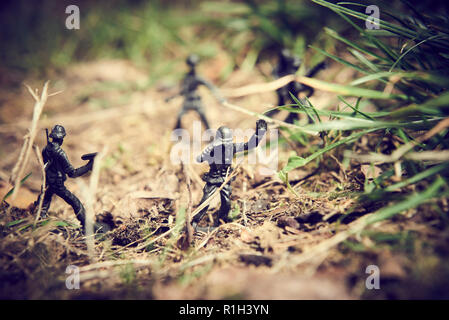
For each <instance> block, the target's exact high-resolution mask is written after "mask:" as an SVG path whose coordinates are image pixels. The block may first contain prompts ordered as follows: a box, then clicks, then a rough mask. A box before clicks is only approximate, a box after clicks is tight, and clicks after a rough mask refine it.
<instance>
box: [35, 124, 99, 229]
mask: <svg viewBox="0 0 449 320" xmlns="http://www.w3.org/2000/svg"><path fill="white" fill-rule="evenodd" d="M65 136H66V132H65V129H64V127H63V126H61V125H55V126H54V128H53V129H52V131H51V133H50V134H48V130H47V145H46V146H45V148H44V149H43V150H42V158H43V161H44V165H45V180H46V186H45V193H41V194H40V195H39V198H38V200H37V201H36V202H35V203H34V206H35V207H37V206H38V204H39V202H40V200H41V197H43V200H42V210H41V215H42V217H46V216H47V212H48V209H49V208H50V204H51V200H52V197H53V195H57V196H58V197H60V198H62V199H63V200H64V201H65V202H67V203H68V204H69V205H70V206H71V207H72V208H73V211H74V213H75V215H76V218H77V219H78V220H79V221H80V223H81V227H82V230H83V233H84V232H85V227H86V213H85V210H84V207H83V204H82V203H81V201H80V200H79V199H78V198H77V197H76V196H75V195H74V194H73V193H71V192H70V191H69V190H67V188H66V187H65V186H64V182H65V180H66V179H67V176H69V177H70V178H77V177H80V176H82V175H84V174H86V173H87V172H89V171H91V170H92V166H93V162H94V158H95V156H96V155H97V153H88V154H85V155H83V156H82V157H81V159H83V160H88V163H87V164H85V165H84V166H82V167H79V168H76V169H75V168H74V167H73V166H72V164H71V163H70V161H69V159H68V158H67V155H66V153H65V152H64V150H62V148H61V146H62V143H63V141H64V137H65ZM50 138H51V141H50ZM101 227H103V226H102V225H99V224H95V225H94V229H96V230H98V229H100V228H101ZM102 231H105V230H102Z"/></svg>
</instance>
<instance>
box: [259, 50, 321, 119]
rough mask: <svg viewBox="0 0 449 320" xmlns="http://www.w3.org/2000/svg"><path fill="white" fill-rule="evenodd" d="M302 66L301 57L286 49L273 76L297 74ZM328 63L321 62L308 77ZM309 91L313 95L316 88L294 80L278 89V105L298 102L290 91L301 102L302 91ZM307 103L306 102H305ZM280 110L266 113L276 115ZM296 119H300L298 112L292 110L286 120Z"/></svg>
mask: <svg viewBox="0 0 449 320" xmlns="http://www.w3.org/2000/svg"><path fill="white" fill-rule="evenodd" d="M300 66H301V59H299V57H297V56H295V55H293V54H292V53H291V52H290V51H289V50H287V49H284V50H282V51H281V53H280V54H279V62H278V64H277V66H276V68H274V70H273V76H274V77H275V78H276V79H279V78H282V77H285V76H287V75H291V74H295V73H296V71H298V68H299V67H300ZM325 67H326V64H325V63H324V62H321V63H319V64H317V65H316V66H315V67H313V68H312V69H311V70H309V71H308V72H307V74H306V76H307V77H313V76H315V75H316V74H317V73H318V72H319V71H320V70H321V69H324V68H325ZM304 91H307V96H308V97H311V96H312V95H313V93H314V89H313V88H312V87H309V86H307V85H305V84H302V83H299V82H296V81H292V82H290V83H289V84H287V85H285V86H283V87H281V88H279V89H277V90H276V94H277V96H278V106H284V105H286V104H289V103H292V104H296V102H295V101H294V100H293V99H292V97H291V96H290V92H291V93H292V94H293V95H294V96H295V97H297V98H298V100H300V101H301V102H303V101H302V99H301V98H300V97H299V94H300V93H301V92H304ZM304 104H305V102H304ZM278 112H279V109H273V110H270V111H268V112H267V113H266V115H267V116H268V117H272V116H274V115H275V114H276V113H278ZM295 120H299V115H298V113H295V112H290V113H289V115H288V116H287V118H286V119H285V120H284V121H285V122H287V123H293V122H294V121H295Z"/></svg>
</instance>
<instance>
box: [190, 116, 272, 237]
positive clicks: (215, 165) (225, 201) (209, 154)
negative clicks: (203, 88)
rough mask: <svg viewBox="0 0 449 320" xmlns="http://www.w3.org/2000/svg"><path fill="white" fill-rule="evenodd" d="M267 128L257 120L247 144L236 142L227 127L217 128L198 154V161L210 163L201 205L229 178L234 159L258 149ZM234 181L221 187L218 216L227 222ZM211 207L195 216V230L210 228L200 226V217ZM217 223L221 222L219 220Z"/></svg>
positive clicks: (265, 124) (264, 123)
mask: <svg viewBox="0 0 449 320" xmlns="http://www.w3.org/2000/svg"><path fill="white" fill-rule="evenodd" d="M266 131H267V123H266V122H265V120H258V121H257V122H256V132H255V133H254V134H253V136H252V137H251V138H250V139H249V140H248V142H245V143H233V142H232V132H231V129H229V128H228V127H220V128H219V129H218V130H217V133H216V136H215V140H214V141H213V142H212V143H211V144H210V145H209V146H208V147H206V149H205V150H204V151H203V153H202V154H201V155H199V156H198V157H197V161H198V162H203V161H207V163H208V164H209V166H210V169H209V172H208V173H206V174H205V175H204V177H203V180H204V181H205V182H206V185H205V186H204V189H203V198H202V199H201V202H200V204H199V205H201V204H202V203H203V202H204V201H206V200H207V199H208V198H209V197H210V196H211V195H212V194H213V193H214V192H215V190H217V189H218V188H220V186H221V185H222V184H223V183H224V182H225V181H226V177H227V176H228V175H230V174H231V172H232V167H231V165H232V159H233V158H234V155H235V154H236V153H238V152H244V151H248V150H251V149H254V148H256V147H257V146H258V145H259V142H260V141H261V140H262V138H263V137H264V135H265V133H266ZM231 192H232V188H231V181H228V182H227V183H226V184H225V185H224V186H223V188H222V189H221V190H220V197H221V206H220V210H219V211H218V218H219V219H221V220H223V221H225V222H227V221H228V213H229V210H230V209H231ZM208 207H209V206H206V207H205V208H204V209H203V210H201V211H200V212H199V213H198V214H197V215H196V216H195V217H194V219H193V223H192V224H193V227H194V229H195V230H200V231H204V230H209V228H201V227H198V223H199V222H200V220H201V218H202V217H203V216H204V214H205V213H206V212H207V209H208ZM219 219H218V220H217V224H216V225H218V221H219Z"/></svg>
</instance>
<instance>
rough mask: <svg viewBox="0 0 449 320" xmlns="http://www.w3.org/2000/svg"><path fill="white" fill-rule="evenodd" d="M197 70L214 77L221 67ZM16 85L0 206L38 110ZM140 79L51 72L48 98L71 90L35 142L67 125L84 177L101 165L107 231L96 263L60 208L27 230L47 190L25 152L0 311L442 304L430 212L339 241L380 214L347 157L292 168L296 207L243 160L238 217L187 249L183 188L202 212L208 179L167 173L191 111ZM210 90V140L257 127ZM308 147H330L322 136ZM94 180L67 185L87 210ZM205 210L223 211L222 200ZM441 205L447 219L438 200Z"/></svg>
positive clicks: (9, 103) (53, 106)
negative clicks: (178, 130) (119, 305)
mask: <svg viewBox="0 0 449 320" xmlns="http://www.w3.org/2000/svg"><path fill="white" fill-rule="evenodd" d="M201 72H202V73H203V74H204V75H205V76H206V77H208V78H210V79H212V80H213V81H215V80H216V79H214V68H213V66H211V67H210V68H208V69H207V70H206V69H202V70H201ZM338 72H340V74H339V79H345V78H348V77H350V76H351V75H350V74H344V72H345V71H338V70H336V71H335V72H334V73H333V74H334V75H335V74H336V73H338ZM11 79H12V80H11ZM11 79H9V80H8V81H6V80H4V79H2V81H3V83H2V89H1V91H2V92H1V96H2V98H1V99H2V100H1V101H0V102H1V104H2V107H1V108H0V120H1V122H0V136H1V141H2V143H1V149H0V154H1V162H0V178H1V180H0V182H1V184H2V185H1V189H0V190H1V191H0V196H1V197H2V198H3V195H5V194H6V192H7V191H8V190H10V188H11V185H10V184H9V183H8V182H7V181H8V178H9V175H10V172H11V170H12V168H13V167H14V165H15V163H16V161H17V159H18V157H19V151H20V148H21V145H22V143H23V136H24V135H25V134H26V132H27V131H26V130H27V128H28V127H29V125H30V119H31V115H32V106H33V100H32V97H31V96H30V95H29V94H28V92H27V91H26V89H25V88H24V87H23V86H22V85H21V81H14V77H12V78H11ZM27 81H28V82H27ZM27 81H25V82H26V83H28V84H29V85H30V86H31V87H32V88H39V89H40V88H41V87H42V83H41V82H40V81H33V80H32V79H28V80H27ZM145 81H146V75H145V74H144V73H143V72H142V71H140V70H138V69H137V68H135V67H134V66H132V65H131V64H130V63H128V62H126V61H99V62H90V63H84V64H80V65H74V66H72V67H70V68H68V69H67V70H65V71H64V72H62V73H60V74H55V75H53V80H52V81H51V83H50V92H56V91H59V90H62V93H60V94H58V95H55V96H52V97H49V99H48V102H47V104H46V106H45V109H44V113H43V115H42V117H41V120H40V122H39V129H40V130H39V134H38V136H37V138H36V141H35V143H36V145H38V146H39V147H40V148H41V149H42V148H43V147H44V146H45V134H44V131H43V129H44V128H51V127H52V126H53V125H55V124H62V125H63V126H64V127H65V128H66V130H67V132H68V135H67V137H66V139H65V141H64V145H63V148H64V149H65V151H66V152H67V154H68V156H69V158H70V160H71V161H72V163H73V164H74V165H75V166H80V165H82V163H83V161H82V160H81V159H80V156H81V155H82V154H84V153H89V152H94V151H103V152H104V154H105V155H104V157H103V161H102V169H101V172H100V176H99V182H98V187H97V188H96V190H94V191H95V194H94V197H95V201H94V203H93V209H94V212H95V214H96V215H97V217H98V218H99V219H103V220H104V221H108V222H109V223H110V224H112V225H113V226H114V230H113V231H112V232H110V233H109V234H107V235H106V236H105V238H104V239H101V240H97V241H96V242H95V245H94V248H93V251H92V250H90V251H89V250H88V247H87V246H86V241H85V238H84V237H83V236H82V235H81V234H80V233H79V229H78V228H77V224H78V223H77V221H76V219H75V216H74V214H73V212H72V210H71V208H70V207H69V206H68V205H67V204H65V203H64V202H63V201H62V200H61V199H56V198H55V199H54V200H53V203H52V207H51V210H50V218H49V220H48V221H47V220H46V221H43V222H40V223H38V224H37V226H35V227H33V222H34V216H32V214H31V213H30V212H29V210H27V208H28V206H29V205H30V204H31V203H32V202H33V201H35V200H36V198H37V195H38V193H39V190H40V185H41V178H42V177H41V174H40V172H41V171H40V167H39V164H38V161H37V160H36V157H34V155H32V157H31V161H30V164H29V166H28V168H27V171H26V172H27V173H28V172H32V176H31V177H30V178H29V179H28V180H27V181H26V182H25V183H24V185H23V187H22V188H21V189H20V192H19V194H18V196H17V198H16V199H15V200H14V202H12V203H9V204H6V203H3V204H2V206H1V225H0V237H1V240H0V260H1V266H0V296H1V297H2V298H57V299H76V298H155V299H222V298H241V299H358V298H438V297H446V298H447V297H448V291H447V287H448V286H447V285H448V283H447V282H448V280H447V279H449V277H448V275H449V269H448V268H447V264H443V263H442V262H441V261H444V260H447V257H448V254H449V235H448V233H447V221H446V222H445V223H443V222H444V221H443V222H442V218H441V217H439V216H435V215H434V214H433V213H432V212H433V211H432V210H431V208H430V207H431V205H429V208H420V211H417V210H410V211H408V212H405V213H404V214H403V215H400V216H398V217H397V218H395V219H394V220H393V221H389V222H381V223H378V224H376V225H373V226H370V227H369V232H363V233H362V232H359V233H356V234H349V233H346V232H345V231H346V230H348V229H349V228H356V227H357V226H358V222H359V218H360V217H362V216H364V215H366V214H368V213H371V212H374V211H375V210H376V209H378V206H376V205H372V204H369V203H368V204H367V203H365V204H364V203H361V204H356V203H355V200H354V198H353V197H352V196H351V195H352V192H354V191H360V190H362V189H363V184H364V181H365V179H366V178H367V177H366V176H365V174H364V171H363V170H362V169H363V168H360V166H357V165H355V164H354V165H351V166H350V167H349V168H347V169H344V168H343V166H342V165H341V163H340V161H341V160H342V152H341V151H340V150H337V151H335V152H332V155H326V156H325V157H324V158H323V159H321V161H320V162H319V163H318V162H316V163H313V164H311V165H310V166H307V167H306V168H303V169H301V170H296V171H293V172H292V173H291V175H290V182H291V185H292V187H293V189H294V190H295V192H296V194H294V193H293V192H291V191H290V190H288V189H287V187H286V185H285V184H284V183H282V182H281V181H280V180H279V178H278V177H277V175H276V172H275V171H273V170H271V171H270V168H271V167H270V164H271V163H269V161H265V162H264V161H259V163H258V164H256V165H250V164H247V163H243V164H242V165H241V166H239V168H238V169H237V172H238V173H237V176H236V180H235V181H234V182H233V184H232V185H233V194H232V202H233V207H234V210H233V212H234V213H236V214H237V213H238V215H237V217H236V219H235V220H234V221H233V222H232V223H228V224H225V225H222V226H221V227H220V228H219V229H217V230H215V231H214V232H212V233H209V234H206V233H200V232H199V233H196V234H195V235H194V239H193V242H192V244H191V246H190V247H189V248H185V247H184V246H183V245H182V244H183V240H185V237H184V235H183V230H181V231H180V232H178V231H179V230H177V226H179V223H178V225H177V224H176V221H177V220H176V216H177V212H184V209H186V208H188V207H189V191H188V189H187V179H186V177H187V176H188V178H189V180H191V197H192V202H193V209H195V208H196V205H197V204H198V202H199V200H200V199H201V195H202V187H203V185H204V182H203V181H202V180H201V178H200V177H201V174H202V173H203V172H205V171H206V170H207V166H206V165H204V164H202V165H200V164H195V163H192V164H190V165H186V166H185V167H184V168H182V167H181V166H180V165H179V164H174V163H172V161H171V160H170V152H171V150H172V147H173V145H174V144H175V142H172V141H171V139H170V132H171V128H172V127H173V125H174V123H175V117H174V116H175V114H176V113H177V111H178V110H179V107H180V104H181V101H182V100H181V98H176V99H174V100H172V101H171V102H170V103H166V102H164V98H165V97H167V96H169V95H170V94H172V93H173V92H175V88H172V87H170V86H167V85H165V84H163V83H162V84H158V85H156V86H153V87H150V88H145V86H144V85H143V84H144V83H145ZM265 81H266V79H265V78H264V77H263V76H262V75H260V74H259V73H256V74H254V73H251V74H249V73H244V72H235V73H234V74H232V75H231V77H230V78H229V79H228V80H227V82H226V83H223V84H222V85H221V87H222V88H226V87H227V88H237V87H240V86H243V85H247V84H249V83H258V82H260V83H262V82H265ZM201 92H202V94H203V97H204V100H203V102H204V105H205V106H207V108H206V112H207V116H208V118H209V119H210V122H211V126H212V127H213V128H216V127H218V126H221V125H228V126H230V127H231V128H243V129H247V128H254V126H255V121H256V118H254V117H251V116H248V115H246V114H243V113H239V112H236V111H232V110H229V109H226V108H225V107H224V106H221V105H219V104H218V103H217V102H216V101H215V100H214V98H213V97H212V96H211V95H210V94H209V93H208V92H207V91H206V90H205V89H204V90H202V91H201ZM335 100H336V99H335V97H332V96H329V95H327V94H326V93H317V94H316V96H315V97H313V100H312V102H314V103H315V104H316V105H322V106H324V107H327V106H329V104H331V103H332V101H335ZM231 101H232V103H234V104H237V105H240V106H244V107H245V108H247V109H249V110H252V111H257V112H263V111H264V110H265V109H267V108H268V107H270V106H271V105H272V104H273V103H275V101H276V98H275V94H274V93H273V92H266V93H263V94H257V95H250V96H246V97H243V98H238V99H232V100H231ZM193 120H197V118H196V116H195V115H191V114H189V115H188V116H186V117H185V118H184V119H183V124H184V126H185V127H187V128H188V130H189V132H190V134H191V136H193V131H192V128H191V122H192V121H193ZM280 137H283V136H280ZM373 139H379V137H376V136H375V135H373ZM311 141H312V143H313V144H319V143H321V142H320V138H319V137H317V138H316V139H312V140H311ZM204 146H205V143H204V142H203V144H202V147H204ZM292 148H294V149H296V151H297V152H298V153H299V154H301V152H302V151H304V150H305V148H304V147H301V146H300V145H297V144H296V143H294V142H292V141H289V142H288V143H282V144H280V145H279V154H278V159H277V160H278V161H279V164H278V169H281V168H282V166H283V165H285V163H286V161H287V159H288V157H289V155H291V154H292ZM354 148H355V150H365V149H366V150H369V141H367V140H366V139H362V140H361V141H360V142H358V143H357V145H356V146H355V147H354ZM193 156H196V155H195V154H192V157H193ZM272 161H275V160H273V159H272ZM311 173H313V174H311ZM89 179H90V178H89V176H86V177H82V178H78V179H69V180H68V181H67V183H66V185H67V187H68V188H69V190H71V191H72V192H73V193H75V194H76V195H77V196H79V198H80V199H81V200H82V202H83V203H85V202H86V198H87V196H88V194H87V193H86V190H91V189H89V188H88V185H89ZM7 201H8V200H7ZM212 204H213V205H215V208H216V207H217V201H214V202H213V203H212ZM436 205H438V206H440V207H443V208H446V209H445V210H446V211H447V203H446V202H445V201H444V200H442V201H441V202H439V203H437V204H436ZM350 208H355V209H354V210H351V211H349V209H350ZM213 211H214V206H212V208H211V209H210V212H211V213H212V212H213ZM348 213H349V214H348ZM209 218H210V217H209ZM212 218H213V216H212ZM207 219H208V218H205V219H204V222H203V224H207V223H209V222H208V220H207ZM69 265H75V266H77V267H79V268H80V269H79V271H80V283H81V284H80V289H79V290H68V289H67V288H66V278H67V276H68V274H66V268H67V266H69ZM369 265H376V266H378V267H379V269H380V271H381V274H380V276H381V277H380V279H381V280H380V284H381V289H380V290H367V289H366V286H365V281H366V279H367V277H368V276H369V274H367V273H366V268H367V267H368V266H369Z"/></svg>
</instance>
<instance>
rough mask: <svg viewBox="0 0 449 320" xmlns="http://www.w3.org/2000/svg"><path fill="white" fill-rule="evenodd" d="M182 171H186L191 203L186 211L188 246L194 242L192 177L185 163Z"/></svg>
mask: <svg viewBox="0 0 449 320" xmlns="http://www.w3.org/2000/svg"><path fill="white" fill-rule="evenodd" d="M181 166H182V169H183V171H184V176H185V177H186V185H187V191H188V194H189V203H188V205H187V211H186V242H187V244H188V246H190V244H191V243H192V240H193V228H192V225H191V224H190V220H191V215H192V205H193V204H192V201H193V200H192V184H191V181H190V175H189V172H188V170H187V167H186V166H185V165H184V163H181Z"/></svg>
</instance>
